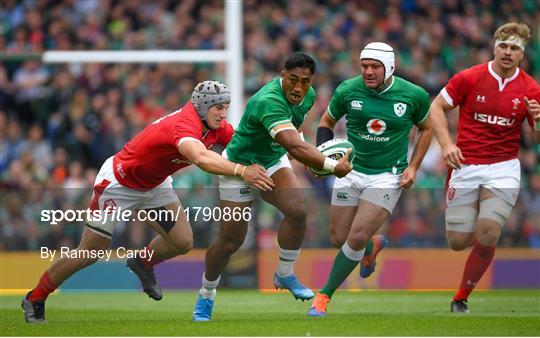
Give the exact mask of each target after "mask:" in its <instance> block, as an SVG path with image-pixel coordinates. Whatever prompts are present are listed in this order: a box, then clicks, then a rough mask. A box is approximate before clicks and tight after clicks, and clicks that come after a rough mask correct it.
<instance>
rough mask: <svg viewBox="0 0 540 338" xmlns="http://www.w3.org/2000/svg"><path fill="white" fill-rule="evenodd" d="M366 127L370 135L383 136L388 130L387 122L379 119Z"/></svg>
mask: <svg viewBox="0 0 540 338" xmlns="http://www.w3.org/2000/svg"><path fill="white" fill-rule="evenodd" d="M366 127H367V130H368V131H369V133H370V134H373V135H381V134H382V133H384V131H385V130H386V122H384V121H383V120H379V119H371V120H369V121H368V123H367V124H366Z"/></svg>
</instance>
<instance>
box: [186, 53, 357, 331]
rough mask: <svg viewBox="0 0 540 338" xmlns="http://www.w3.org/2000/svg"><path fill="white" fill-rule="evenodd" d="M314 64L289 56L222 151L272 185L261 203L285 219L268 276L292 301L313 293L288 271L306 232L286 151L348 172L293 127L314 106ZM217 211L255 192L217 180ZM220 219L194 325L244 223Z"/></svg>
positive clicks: (208, 311)
mask: <svg viewBox="0 0 540 338" xmlns="http://www.w3.org/2000/svg"><path fill="white" fill-rule="evenodd" d="M314 73H315V61H314V60H313V59H312V58H311V57H310V56H308V55H306V54H303V53H294V54H292V55H291V56H290V57H289V58H288V59H287V61H286V62H285V67H284V69H283V70H282V72H281V76H280V77H278V78H275V79H273V80H271V81H269V82H268V83H266V85H264V86H263V87H262V88H261V89H260V90H259V91H258V92H257V93H255V94H254V95H253V96H252V97H251V98H250V99H249V101H248V103H247V106H246V110H245V112H244V115H243V116H242V119H241V121H240V124H239V126H238V128H237V129H236V132H235V134H234V136H233V138H232V140H231V142H230V143H229V144H228V145H227V148H226V149H225V151H224V152H223V156H224V157H226V158H228V159H229V160H231V161H235V162H237V163H241V164H244V165H249V164H252V163H258V164H260V165H262V166H264V168H265V169H266V173H267V175H268V176H270V177H271V178H272V180H273V181H274V185H275V187H274V189H273V190H272V191H269V192H263V191H261V192H260V195H261V197H262V198H263V200H265V201H266V202H268V203H270V204H272V205H274V206H275V207H276V208H278V209H279V210H280V211H281V212H282V213H283V215H284V216H285V217H284V218H283V220H282V221H281V223H280V225H279V232H278V239H277V240H278V244H279V264H278V267H277V271H276V273H275V275H274V285H275V286H276V288H283V289H288V290H289V291H290V292H291V293H292V294H293V296H294V297H295V298H297V299H302V300H307V299H311V298H313V296H314V293H313V292H312V291H311V290H310V289H309V288H307V287H305V286H304V285H303V284H302V283H300V281H299V280H298V278H297V277H296V275H295V274H294V271H293V265H294V262H295V261H296V259H297V258H298V255H299V253H300V246H301V245H302V241H303V239H304V233H305V231H306V203H305V200H304V195H303V192H302V186H301V184H300V182H299V180H298V178H297V177H296V176H295V174H294V172H293V171H292V169H291V164H290V162H289V159H288V157H287V153H289V154H290V155H291V156H292V157H293V158H295V159H296V160H298V161H300V162H301V163H303V164H305V165H307V166H311V167H316V168H323V169H326V170H330V171H332V172H334V174H335V175H336V176H337V177H343V176H345V175H347V173H349V172H350V171H351V169H352V166H351V164H350V163H349V161H348V157H349V154H350V151H349V153H348V154H347V156H344V157H343V158H341V159H340V160H339V161H336V160H333V159H329V158H326V157H325V156H324V155H323V154H322V153H321V152H320V151H318V150H317V148H315V147H314V146H313V145H311V144H309V143H306V142H304V141H303V140H302V138H301V136H300V134H299V132H298V129H297V128H299V127H300V125H301V124H302V122H303V121H304V117H305V116H306V114H307V113H308V111H309V110H310V109H311V107H312V106H313V103H314V102H315V91H314V90H313V88H312V87H311V83H312V81H313V75H314ZM219 192H220V199H221V202H220V206H221V208H222V210H225V208H230V209H229V210H239V209H241V210H244V208H249V207H250V206H251V203H252V201H253V199H254V196H255V193H256V190H255V189H254V188H253V187H251V186H249V185H246V184H245V183H244V182H243V181H241V180H236V179H228V178H227V177H225V176H221V177H220V181H219ZM232 218H233V219H230V220H229V221H225V220H224V219H222V221H221V229H220V233H219V237H218V239H217V240H216V242H214V243H213V244H212V245H211V246H210V247H209V248H208V251H207V252H206V260H205V263H206V264H205V271H204V274H203V276H202V287H201V289H200V291H199V296H198V299H197V303H196V304H195V309H194V311H193V320H194V321H209V320H210V319H211V317H212V309H213V306H214V298H215V295H216V287H217V285H218V283H219V279H220V276H221V273H222V272H223V270H224V269H225V267H226V265H227V263H228V262H229V258H230V256H231V255H232V254H233V253H234V252H236V251H237V250H238V248H239V247H240V246H241V245H242V243H243V242H244V239H245V237H246V233H247V227H248V219H246V218H245V217H242V218H241V219H240V220H238V218H236V220H235V219H234V217H232Z"/></svg>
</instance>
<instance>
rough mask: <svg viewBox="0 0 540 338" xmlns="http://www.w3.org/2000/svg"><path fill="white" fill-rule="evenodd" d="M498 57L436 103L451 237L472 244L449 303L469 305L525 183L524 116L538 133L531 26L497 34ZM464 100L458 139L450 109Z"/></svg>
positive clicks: (462, 75)
mask: <svg viewBox="0 0 540 338" xmlns="http://www.w3.org/2000/svg"><path fill="white" fill-rule="evenodd" d="M494 38H495V47H494V52H493V54H494V59H493V60H492V61H490V62H488V63H484V64H480V65H476V66H473V67H471V68H469V69H465V70H463V71H461V72H459V73H457V74H456V75H454V77H452V78H451V79H450V81H449V82H448V83H447V84H446V86H445V87H444V88H443V89H442V90H441V93H440V94H439V95H438V96H437V97H436V98H435V100H434V101H433V102H432V104H431V107H430V110H431V116H432V119H433V122H434V123H433V126H434V132H435V135H436V137H437V140H438V141H439V143H440V145H441V148H442V152H443V156H444V159H445V161H446V163H447V165H448V166H449V167H450V171H449V175H448V182H447V192H446V203H447V207H446V238H447V241H448V244H449V246H450V247H451V248H452V249H453V250H456V251H461V250H464V249H466V248H468V247H470V246H472V251H471V253H470V254H469V258H468V259H467V262H466V263H465V269H464V272H463V277H462V281H461V285H460V287H459V290H458V291H457V293H456V294H455V295H454V297H453V300H452V302H451V306H450V310H451V311H452V312H458V313H463V312H469V309H468V305H467V300H468V298H469V295H470V294H471V292H472V290H473V289H474V287H475V285H476V284H477V283H478V281H479V280H480V278H482V275H483V274H484V272H485V271H486V270H487V268H488V267H489V265H490V264H491V261H492V259H493V255H494V254H495V247H496V245H497V241H498V239H499V236H500V234H501V229H502V227H503V226H504V225H505V223H506V221H507V219H508V216H509V215H510V212H511V211H512V209H513V208H514V205H515V203H516V200H517V196H518V193H519V186H520V175H521V173H520V163H519V160H518V159H517V155H518V151H519V141H520V135H521V126H522V124H523V122H524V121H525V120H527V121H528V124H529V125H530V126H531V127H532V128H534V130H535V138H536V142H538V141H539V140H540V105H539V103H538V102H539V101H540V86H539V85H538V83H537V82H536V81H535V80H534V79H533V78H532V77H530V76H529V75H527V74H526V73H525V72H524V71H523V70H522V69H520V68H519V67H518V65H519V62H520V61H521V60H522V59H523V56H524V51H525V44H526V43H527V42H528V41H529V39H530V38H531V32H530V29H529V27H527V25H525V24H522V23H507V24H504V25H502V26H501V27H499V28H498V29H497V31H496V32H495V34H494ZM456 106H459V122H458V133H457V144H454V142H453V141H452V139H451V138H450V135H449V132H448V123H447V120H446V117H445V115H444V113H445V112H446V111H448V110H450V109H452V108H453V107H456Z"/></svg>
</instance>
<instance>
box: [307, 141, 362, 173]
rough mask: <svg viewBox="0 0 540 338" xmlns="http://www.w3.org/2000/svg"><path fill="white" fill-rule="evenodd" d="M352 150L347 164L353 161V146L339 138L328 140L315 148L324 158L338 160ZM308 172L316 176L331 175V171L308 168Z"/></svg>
mask: <svg viewBox="0 0 540 338" xmlns="http://www.w3.org/2000/svg"><path fill="white" fill-rule="evenodd" d="M349 148H352V153H351V154H350V155H349V162H352V161H353V160H354V146H353V145H352V143H351V142H349V141H347V140H343V139H339V138H335V139H333V140H329V141H326V142H324V143H323V144H321V145H320V146H318V147H317V149H318V150H319V151H320V152H321V153H323V154H324V156H326V157H330V158H333V159H334V160H339V159H340V158H342V157H343V156H345V154H346V153H347V149H349ZM309 170H310V171H311V172H312V173H313V174H315V175H317V176H330V175H333V173H332V172H331V171H328V170H324V169H317V168H313V167H310V168H309Z"/></svg>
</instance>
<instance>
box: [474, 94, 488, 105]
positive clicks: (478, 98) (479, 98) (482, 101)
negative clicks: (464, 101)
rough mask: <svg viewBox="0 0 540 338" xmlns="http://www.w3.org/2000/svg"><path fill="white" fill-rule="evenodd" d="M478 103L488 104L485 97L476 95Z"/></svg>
mask: <svg viewBox="0 0 540 338" xmlns="http://www.w3.org/2000/svg"><path fill="white" fill-rule="evenodd" d="M476 102H481V103H485V102H486V97H485V95H476Z"/></svg>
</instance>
